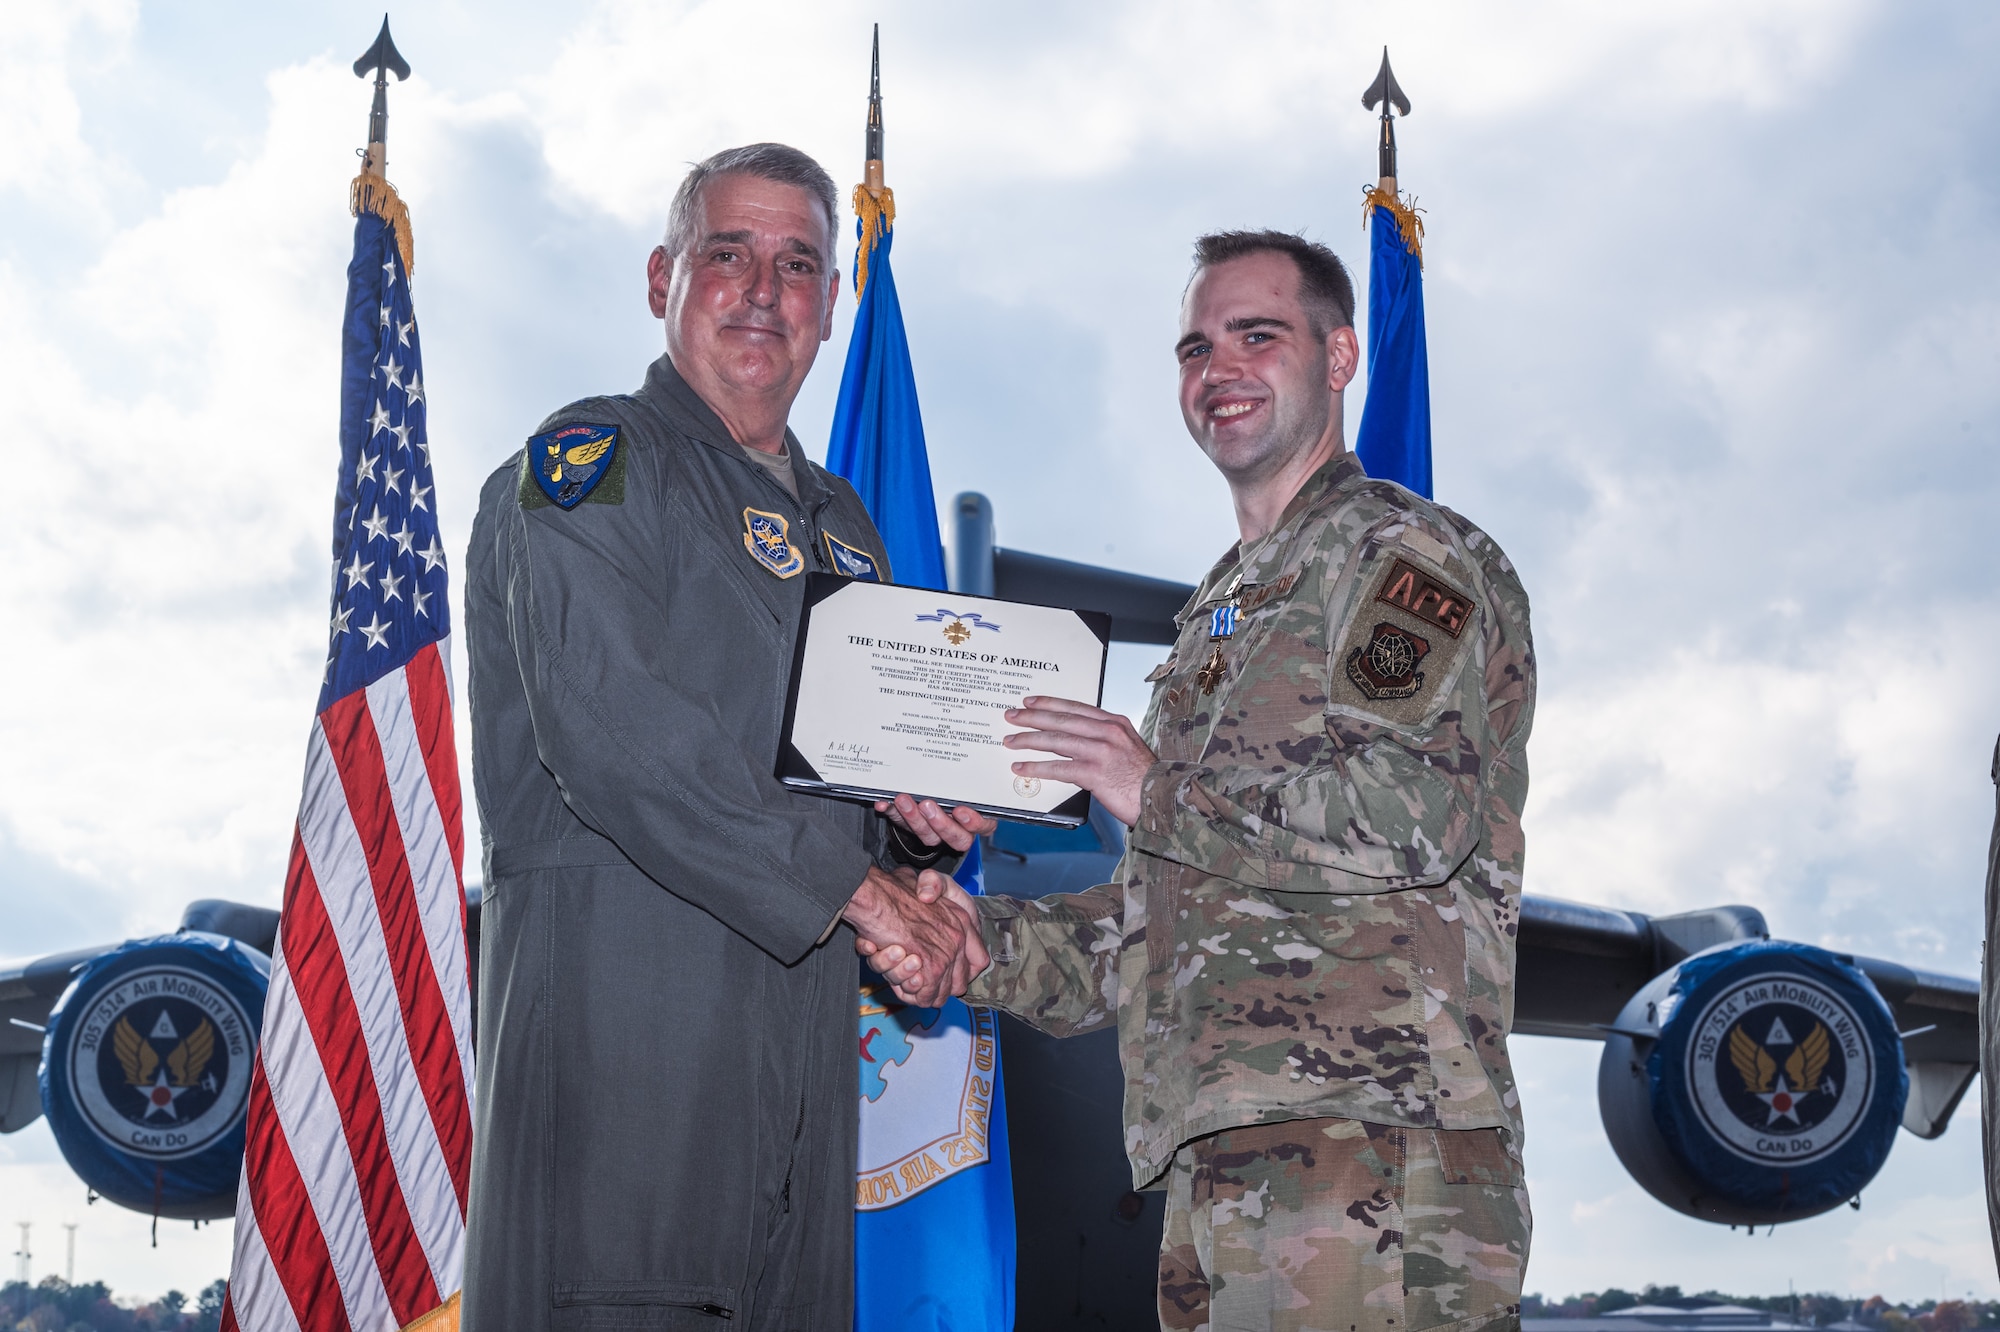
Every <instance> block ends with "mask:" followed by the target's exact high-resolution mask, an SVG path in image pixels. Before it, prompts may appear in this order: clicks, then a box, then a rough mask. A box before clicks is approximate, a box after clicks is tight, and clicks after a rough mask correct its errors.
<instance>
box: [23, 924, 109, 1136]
mask: <svg viewBox="0 0 2000 1332" xmlns="http://www.w3.org/2000/svg"><path fill="white" fill-rule="evenodd" d="M116 947H117V945H116V944H105V945H104V946H103V947H101V948H77V949H72V950H71V951H69V952H66V953H50V954H49V955H48V956H47V957H37V958H25V959H21V960H19V961H14V962H0V1133H14V1132H17V1131H19V1130H21V1129H24V1128H26V1127H28V1125H30V1124H32V1123H34V1122H35V1121H36V1120H37V1119H40V1118H41V1117H42V1094H41V1091H40V1090H39V1089H38V1088H37V1087H36V1085H35V1070H36V1068H37V1067H38V1066H39V1065H40V1064H41V1062H42V1028H43V1027H44V1026H46V1025H47V1024H48V1020H49V1010H50V1009H52V1008H54V1007H55V1006H56V1000H57V999H58V998H60V997H61V996H62V992H63V991H64V990H65V989H66V988H68V986H69V982H70V978H71V977H72V976H74V975H75V974H76V973H77V972H78V971H79V970H81V969H82V968H83V967H84V965H85V964H87V963H88V962H89V961H90V960H91V959H92V958H94V957H97V956H98V955H100V954H102V953H108V952H110V951H111V950H112V949H113V948H116Z"/></svg>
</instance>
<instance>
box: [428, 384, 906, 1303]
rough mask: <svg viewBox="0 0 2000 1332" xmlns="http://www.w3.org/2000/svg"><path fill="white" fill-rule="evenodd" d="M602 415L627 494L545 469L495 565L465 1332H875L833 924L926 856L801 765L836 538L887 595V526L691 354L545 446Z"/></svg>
mask: <svg viewBox="0 0 2000 1332" xmlns="http://www.w3.org/2000/svg"><path fill="white" fill-rule="evenodd" d="M574 423H590V424H593V425H597V426H616V427H617V428H618V439H617V443H616V445H615V452H613V453H611V454H610V455H608V456H605V457H600V458H598V459H597V460H596V461H597V463H598V464H600V465H602V466H603V469H604V474H603V475H602V476H601V477H598V478H596V480H597V484H596V486H595V488H594V489H591V490H590V491H589V492H588V494H587V495H586V497H585V498H584V499H583V500H582V502H580V503H577V504H576V505H575V507H574V508H569V509H565V508H563V507H562V506H561V505H559V504H556V503H553V502H551V501H550V499H549V498H548V496H547V494H546V493H545V492H544V491H543V489H542V488H541V487H540V486H539V485H538V484H537V482H536V480H535V478H534V476H533V475H531V474H530V473H528V472H527V471H526V470H525V464H524V460H523V455H522V454H521V453H516V454H515V455H514V457H512V458H510V459H509V460H508V461H507V463H506V464H505V465H504V466H502V467H501V468H500V470H498V471H497V472H495V473H494V474H493V475H492V477H490V478H489V479H488V480H487V482H486V485H485V487H484V489H483V490H482V492H481V494H480V499H479V516H478V518H477V520H476V521H475V522H474V524H473V530H472V547H471V550H470V553H469V557H468V559H467V563H466V569H467V587H466V599H465V620H466V626H467V631H468V632H467V637H468V638H469V639H470V643H471V647H470V651H471V654H472V656H471V663H470V664H471V688H472V733H473V734H472V768H473V783H474V787H475V789H476V791H477V794H478V800H479V811H480V818H481V821H482V823H483V824H484V828H485V848H484V849H485V873H486V879H485V882H486V899H485V907H484V920H483V923H482V932H483V935H484V939H483V943H482V952H481V956H480V963H481V964H480V990H479V1045H478V1078H477V1093H478V1102H477V1107H476V1114H475V1119H474V1123H475V1132H474V1137H473V1157H472V1189H471V1201H470V1214H469V1216H468V1219H467V1235H466V1261H465V1301H464V1310H463V1314H464V1318H465V1326H466V1327H467V1328H468V1329H469V1330H470V1332H503V1330H505V1332H525V1330H527V1329H542V1328H551V1329H557V1328H562V1329H567V1328H614V1327H615V1328H717V1329H720V1328H723V1327H728V1328H731V1329H734V1330H736V1332H753V1330H755V1332H762V1330H764V1329H769V1332H794V1329H800V1330H803V1329H836V1328H837V1329H840V1330H841V1332H846V1329H847V1328H848V1327H849V1326H850V1323H851V1319H852V1308H851V1305H852V1301H853V1227H854V1169H855V1135H856V1118H857V1115H856V1104H857V1098H858V1095H859V1090H858V1085H857V1084H858V1077H857V1073H856V1059H855V1055H854V1049H855V1044H854V1043H855V1039H856V1028H855V1022H856V1017H855V972H856V963H855V957H854V951H853V947H852V944H853V936H852V934H851V932H850V931H849V930H848V929H847V928H846V927H844V926H843V927H841V928H839V929H832V928H831V927H832V926H833V923H834V922H835V921H836V919H837V917H838V915H839V913H840V910H841V908H842V907H843V906H844V905H845V904H846V902H847V899H848V898H849V897H850V896H851V895H852V894H853V892H854V890H855V888H856V887H858V886H859V885H860V883H861V881H862V878H863V877H864V876H865V874H866V872H867V870H868V867H869V865H870V864H871V863H879V864H883V865H888V864H891V863H893V862H892V861H891V860H889V859H888V858H887V855H886V847H887V845H888V841H889V839H888V838H887V837H886V836H885V835H884V833H885V828H884V824H883V822H882V820H881V819H880V818H879V817H878V816H877V815H876V814H875V813H874V812H873V811H872V810H869V809H867V808H865V807H863V806H858V805H850V804H842V803H838V802H834V801H829V800H821V799H816V798H813V797H809V796H800V795H794V794H791V793H789V792H787V791H786V790H785V789H784V788H783V787H782V786H780V785H779V783H778V782H777V780H776V778H775V777H774V776H773V775H772V770H773V767H774V765H775V761H776V756H777V747H778V730H779V726H780V722H781V718H782V715H783V710H784V703H785V685H786V679H787V677H788V675H789V673H790V668H791V660H792V651H793V639H794V635H795V633H796V629H797V625H798V619H799V611H800V605H801V601H802V591H803V586H804V583H805V581H806V580H805V578H804V577H803V576H802V575H803V573H804V572H805V571H807V570H826V571H829V572H830V571H832V568H833V566H832V564H831V561H832V560H833V559H834V558H835V554H834V547H833V546H832V544H831V543H830V542H829V541H828V540H827V538H828V537H829V536H831V537H832V538H833V539H834V540H836V541H838V542H840V543H843V544H844V545H845V546H846V547H847V548H848V549H849V551H850V552H861V554H862V555H863V556H865V557H866V559H869V560H872V561H873V562H874V566H875V567H876V568H877V569H879V570H880V571H881V574H882V577H883V578H885V579H886V578H887V576H888V572H887V561H886V559H885V558H884V556H883V552H882V542H881V538H880V537H879V535H878V534H877V533H876V531H875V528H874V526H873V524H871V523H870V522H869V519H868V513H867V510H866V509H865V508H863V506H862V504H861V501H860V499H859V498H857V497H856V495H855V494H854V491H853V490H852V489H851V488H850V487H849V486H848V485H847V483H846V482H845V481H842V480H839V479H838V478H835V477H833V476H830V475H829V474H828V473H827V472H826V471H825V470H823V469H822V468H820V467H817V466H814V465H813V464H811V463H810V462H808V461H807V459H806V458H805V455H804V453H803V452H802V451H801V450H800V448H799V444H798V441H797V440H796V439H795V438H793V437H792V436H791V435H790V434H789V433H788V434H787V436H786V441H785V442H786V447H787V448H788V449H789V450H790V453H791V456H792V459H793V464H794V471H795V475H796V478H797V483H798V487H799V498H798V499H797V500H794V499H793V498H792V497H791V496H790V495H789V494H787V493H786V492H785V490H784V488H783V487H782V486H781V485H780V484H779V483H778V482H777V481H776V480H775V479H773V478H772V477H771V476H770V475H769V474H768V473H766V471H765V470H764V469H763V468H760V467H758V466H757V465H756V464H754V463H753V462H751V461H750V460H749V459H747V458H746V457H744V455H743V451H742V450H741V449H740V448H739V447H738V446H737V445H736V444H735V443H734V442H733V441H732V440H731V438H730V435H729V432H728V430H727V429H725V428H724V426H723V425H722V423H721V421H720V420H718V419H717V418H716V416H715V414H714V413H713V412H711V411H710V410H709V409H708V407H707V406H706V405H705V404H704V403H703V402H702V401H701V399H700V398H699V397H697V396H696V395H695V393H694V391H693V390H692V389H691V388H689V387H688V385H687V383H686V382H685V381H684V380H683V379H682V378H681V377H680V375H679V374H678V373H677V372H676V371H675V369H674V367H673V365H672V364H671V363H670V362H669V361H668V360H667V358H666V357H664V356H662V357H661V358H660V359H659V360H658V361H656V362H654V363H653V365H652V367H651V368H650V370H649V371H648V372H647V375H646V382H645V384H644V386H643V387H641V388H640V389H639V391H638V392H637V393H636V394H633V395H630V396H625V397H605V398H587V399H585V400H583V401H581V402H578V403H574V404H572V405H571V406H568V407H565V408H563V409H562V410H561V411H559V412H557V413H556V414H555V415H554V416H551V417H550V418H549V419H548V421H546V422H544V423H543V425H542V426H541V431H542V432H549V431H553V430H556V429H557V428H559V427H564V426H568V425H571V424H574ZM602 433H603V432H601V431H600V432H598V435H599V436H600V437H601V435H602ZM582 437H585V438H588V434H587V433H586V435H585V436H582ZM559 442H560V441H559ZM531 445H532V446H533V447H534V449H535V452H536V453H537V454H539V453H540V452H542V451H543V449H544V447H545V446H544V445H539V444H534V443H533V442H532V441H531ZM550 457H551V459H553V457H554V455H550ZM530 461H536V460H535V459H530ZM549 465H550V466H551V467H552V466H553V462H551V463H550V464H549ZM587 465H588V464H586V466H587ZM571 474H572V476H573V475H575V474H577V469H573V470H572V473H571ZM753 514H761V515H763V519H761V520H760V521H762V522H763V529H762V530H763V533H764V537H765V540H764V544H763V545H762V546H761V547H760V548H756V549H753V545H752V543H751V541H749V540H747V539H746V538H748V537H750V536H751V532H750V523H751V521H752V515H753ZM770 520H782V521H777V522H774V521H770ZM780 528H782V529H783V532H782V536H781V537H780V538H779V539H778V540H777V541H776V542H775V543H774V542H773V540H772V537H773V535H774V534H776V533H778V532H779V529H780ZM760 551H761V556H762V558H760V557H759V552H760ZM847 562H848V571H850V572H851V571H852V570H853V569H854V568H855V567H856V565H855V556H854V555H852V554H851V553H850V554H847ZM793 566H795V567H793ZM787 569H789V572H787V571H786V570H787ZM830 931H831V932H830Z"/></svg>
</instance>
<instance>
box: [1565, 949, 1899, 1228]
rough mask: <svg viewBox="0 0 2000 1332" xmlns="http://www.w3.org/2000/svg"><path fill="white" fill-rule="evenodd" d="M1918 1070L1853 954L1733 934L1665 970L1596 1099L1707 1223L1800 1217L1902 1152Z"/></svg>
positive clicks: (1663, 1184)
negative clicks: (1894, 1150) (1908, 1064)
mask: <svg viewBox="0 0 2000 1332" xmlns="http://www.w3.org/2000/svg"><path fill="white" fill-rule="evenodd" d="M1908 1094H1909V1076H1908V1074H1907V1072H1906V1071H1905V1069H1904V1066H1903V1045H1902V1041H1901V1040H1900V1038H1899V1037H1898V1036H1897V1034H1896V1023H1895V1019H1894V1018H1893V1017H1892V1015H1891V1013H1890V1010H1889V1006H1888V1005H1887V1004H1886V1003H1884V1002H1883V1000H1882V996H1881V995H1880V994H1878V993H1877V992H1876V989H1875V986H1874V985H1873V984H1871V983H1870V982H1869V980H1868V978H1867V977H1866V976H1864V975H1863V974H1862V973H1861V972H1860V971H1859V970H1858V969H1856V968H1855V967H1854V965H1853V964H1852V962H1851V961H1850V960H1849V959H1846V958H1842V957H1838V956H1836V955H1834V954H1832V953H1829V952H1826V951H1825V950H1824V949H1819V948H1813V947H1810V946H1808V945H1805V944H1796V943H1783V942H1770V941H1763V942H1755V943H1732V944H1722V945H1718V946H1717V947H1714V948H1710V949H1707V950H1706V951H1704V952H1700V953H1696V954H1695V955H1694V956H1692V957H1689V958H1687V959H1686V960H1685V961H1683V962H1681V963H1679V964H1678V965H1676V966H1674V967H1672V968H1671V969H1669V970H1667V971H1664V972H1662V973H1661V974H1659V975H1658V976H1656V977H1654V978H1653V979H1652V980H1651V981H1650V982H1649V983H1648V984H1647V985H1646V986H1645V988H1643V989H1641V990H1640V991H1639V992H1638V993H1637V994H1635V995H1633V996H1632V998H1631V1000H1630V1001H1629V1002H1628V1003H1627V1004H1626V1005H1625V1008H1624V1011H1623V1012H1621V1013H1620V1014H1619V1015H1618V1021H1617V1023H1616V1024H1615V1026H1614V1027H1613V1028H1612V1030H1610V1031H1609V1032H1608V1033H1607V1035H1606V1039H1605V1042H1604V1054H1603V1057H1602V1059H1601V1061H1600V1062H1599V1064H1598V1070H1597V1101H1598V1109H1599V1112H1600V1113H1601V1114H1602V1115H1603V1117H1604V1129H1605V1132H1606V1134H1607V1135H1609V1137H1610V1139H1611V1145H1612V1148H1613V1149H1614V1150H1615V1151H1616V1152H1617V1153H1618V1159H1619V1160H1620V1161H1621V1162H1623V1163H1624V1165H1625V1168H1626V1169H1627V1170H1628V1171H1630V1172H1631V1174H1632V1177H1633V1178H1634V1179H1636V1180H1638V1181H1639V1183H1640V1184H1641V1185H1642V1186H1643V1187H1644V1188H1645V1190H1646V1191H1647V1192H1648V1193H1650V1194H1652V1195H1653V1196H1654V1197H1655V1198H1658V1199H1659V1200H1660V1201H1661V1202H1663V1203H1665V1204H1666V1205H1667V1206H1669V1207H1671V1208H1673V1209H1674V1210H1676V1211H1679V1212H1684V1213H1686V1214H1687V1215H1689V1216H1693V1217H1699V1218H1701V1219H1702V1220H1705V1221H1718V1222H1727V1223H1729V1224H1732V1225H1739V1224H1748V1225H1764V1224H1771V1223H1775V1222H1782V1221H1798V1220H1802V1219H1804V1218H1806V1217H1809V1216H1816V1215H1818V1214H1819V1213H1821V1212H1824V1211H1827V1210H1828V1209H1830V1208H1833V1207H1837V1206H1839V1205H1840V1204H1841V1203H1843V1202H1846V1201H1848V1200H1849V1199H1851V1198H1853V1197H1855V1196H1856V1195H1857V1194H1859V1193H1860V1191H1861V1188H1862V1186H1863V1185H1865V1184H1866V1183H1868V1181H1869V1180H1870V1179H1872V1178H1874V1176H1875V1172H1876V1171H1877V1170H1879V1169H1881V1167H1882V1163H1883V1162H1884V1161H1885V1160H1887V1159H1888V1156H1889V1148H1890V1147H1891V1146H1892V1145H1893V1143H1894V1139H1895V1136H1896V1130H1897V1127H1898V1125H1899V1124H1900V1123H1901V1121H1902V1116H1903V1102H1904V1100H1905V1098H1906V1097H1907V1096H1908Z"/></svg>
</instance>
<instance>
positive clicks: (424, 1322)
mask: <svg viewBox="0 0 2000 1332" xmlns="http://www.w3.org/2000/svg"><path fill="white" fill-rule="evenodd" d="M378 179H379V178H378ZM458 1294H459V1293H458V1292H457V1291H453V1292H452V1293H451V1298H450V1299H448V1300H446V1301H445V1302H444V1303H443V1304H441V1305H439V1306H438V1307H437V1308H435V1309H433V1310H431V1311H430V1312H429V1313H427V1314H425V1315H424V1316H423V1317H422V1318H419V1319H418V1320H417V1321H416V1322H414V1323H411V1324H409V1325H408V1326H407V1327H405V1328H404V1329H403V1332H458Z"/></svg>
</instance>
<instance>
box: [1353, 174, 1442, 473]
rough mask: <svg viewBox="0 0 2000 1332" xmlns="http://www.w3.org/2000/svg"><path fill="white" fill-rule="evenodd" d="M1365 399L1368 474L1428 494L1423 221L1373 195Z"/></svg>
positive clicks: (1359, 452)
mask: <svg viewBox="0 0 2000 1332" xmlns="http://www.w3.org/2000/svg"><path fill="white" fill-rule="evenodd" d="M1367 206H1368V213H1369V220H1370V226H1371V232H1372V234H1371V236H1370V239H1369V245H1368V399H1367V402H1366V403H1365V404H1364V405H1363V407H1362V409H1361V428H1360V429H1359V430H1358V431H1356V432H1355V440H1354V452H1355V456H1356V457H1358V458H1359V459H1360V460H1361V465H1362V466H1363V467H1364V468H1366V469H1367V471H1368V475H1370V476H1378V477H1382V478H1384V479H1386V480H1390V481H1394V482H1396V483H1398V484H1399V485H1404V486H1407V487H1409V488H1410V489H1411V490H1414V491H1416V492H1417V493H1418V494H1419V495H1422V496H1423V497H1424V498H1425V499H1430V498H1431V497H1432V496H1431V368H1430V354H1429V351H1428V350H1427V348H1426V346H1425V340H1424V248H1423V234H1424V224H1423V220H1422V219H1421V218H1419V217H1418V216H1417V213H1416V210H1415V209H1413V208H1411V207H1410V205H1409V204H1408V203H1406V202H1404V201H1403V200H1401V199H1398V198H1397V197H1396V196H1395V195H1393V194H1391V193H1389V192H1388V191H1386V190H1383V189H1381V188H1379V187H1376V188H1372V189H1370V190H1369V191H1368V199H1367Z"/></svg>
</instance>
